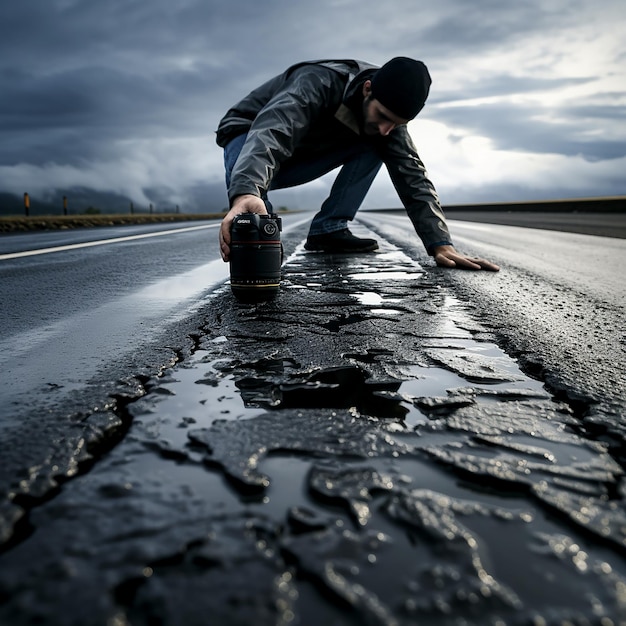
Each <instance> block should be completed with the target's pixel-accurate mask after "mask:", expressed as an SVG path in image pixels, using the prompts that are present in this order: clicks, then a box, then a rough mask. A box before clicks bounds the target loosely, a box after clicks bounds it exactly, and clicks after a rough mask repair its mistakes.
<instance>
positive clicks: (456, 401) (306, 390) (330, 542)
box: [0, 214, 626, 626]
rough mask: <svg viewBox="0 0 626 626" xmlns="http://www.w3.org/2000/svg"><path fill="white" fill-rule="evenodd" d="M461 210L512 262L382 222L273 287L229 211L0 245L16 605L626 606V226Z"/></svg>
mask: <svg viewBox="0 0 626 626" xmlns="http://www.w3.org/2000/svg"><path fill="white" fill-rule="evenodd" d="M298 219H299V218H298ZM296 221H297V220H295V219H294V222H296ZM206 226H209V227H211V224H207V225H206ZM452 228H453V236H454V239H455V243H456V245H457V247H458V248H459V249H461V250H467V251H468V252H471V253H476V254H480V255H482V256H485V257H488V258H490V259H492V260H494V261H496V262H498V263H500V264H501V265H502V266H503V270H502V271H501V272H500V273H497V274H492V273H482V272H481V273H472V272H451V271H448V270H442V269H439V268H436V267H434V266H433V264H432V261H431V260H430V259H429V258H428V257H426V256H425V254H424V251H423V249H422V248H421V246H420V244H419V243H418V242H416V240H415V236H414V235H413V234H412V233H411V230H410V227H409V223H408V220H406V218H404V219H402V218H400V217H398V216H394V215H375V216H374V215H370V214H368V215H364V216H363V219H362V221H360V222H359V224H358V225H357V226H356V227H355V232H358V233H360V234H368V235H370V236H371V235H372V234H373V235H374V236H376V237H377V238H378V239H379V241H380V243H381V248H380V250H379V251H378V252H377V253H376V254H370V255H367V254H366V255H353V256H347V257H346V256H344V257H337V256H332V255H323V254H307V253H305V252H304V251H303V249H302V245H301V243H302V238H303V236H304V234H305V230H304V225H303V224H294V225H293V228H292V229H291V230H287V232H286V233H285V236H284V243H285V248H286V252H287V259H286V263H285V266H284V276H283V286H282V290H281V293H280V295H279V297H278V298H277V299H276V300H275V301H274V302H271V303H267V304H264V305H260V306H257V307H255V306H250V305H242V304H238V303H236V302H235V301H234V300H233V298H232V296H231V294H230V293H229V290H228V288H227V286H219V285H218V286H217V287H215V282H217V283H218V284H219V283H220V280H221V279H217V280H214V279H216V277H217V274H212V273H211V274H210V275H211V276H212V277H213V278H209V277H208V275H204V274H200V273H199V272H200V271H201V270H199V269H196V268H198V267H205V266H210V267H211V268H214V267H218V266H216V265H213V263H215V262H216V261H215V259H216V258H217V251H216V248H215V242H214V240H215V237H214V234H215V231H214V230H213V231H212V230H211V228H208V229H205V230H204V231H202V230H200V231H186V232H185V233H182V232H181V233H178V234H176V235H171V237H172V238H171V239H170V236H169V235H168V236H166V235H163V236H158V237H151V238H144V239H136V240H129V241H126V242H118V243H116V244H111V245H99V246H92V247H90V248H84V249H82V248H81V249H72V250H67V251H65V252H55V253H52V252H51V253H47V254H44V255H38V256H32V257H22V258H14V259H4V260H0V271H1V272H3V274H2V280H3V286H4V285H9V287H10V291H11V292H12V293H15V294H16V295H15V296H14V301H13V302H14V304H13V309H11V305H10V304H9V305H7V304H6V302H5V301H4V300H3V306H4V307H6V308H5V310H3V318H6V319H7V320H8V323H7V324H5V328H4V329H3V332H4V335H2V337H1V341H2V345H3V347H4V350H3V352H2V353H3V355H4V356H5V363H4V364H3V368H4V369H5V370H6V371H7V372H9V374H8V375H10V376H11V377H12V378H11V379H10V380H11V384H10V385H3V391H2V393H3V394H5V395H4V396H3V401H2V406H3V407H7V406H8V407H9V410H8V411H7V414H6V416H3V425H2V433H3V437H2V439H1V440H0V441H1V443H0V448H1V449H0V458H1V459H2V464H3V465H2V469H3V471H2V481H3V482H2V484H3V491H4V496H3V500H2V504H0V512H1V514H2V524H3V526H2V541H3V542H4V543H3V547H4V551H3V553H2V554H0V623H7V624H15V625H18V626H19V625H21V624H28V623H35V622H37V621H38V620H39V621H40V622H41V621H42V622H44V623H47V624H64V625H68V624H80V625H81V626H84V625H85V624H133V625H136V624H150V623H155V622H158V623H161V624H180V623H184V624H196V623H197V624H201V623H206V619H207V615H211V617H212V619H213V621H214V622H215V623H257V624H308V623H323V622H327V623H329V624H362V623H370V624H415V623H428V624H442V625H443V624H446V625H447V624H455V623H461V621H460V620H463V621H462V623H467V624H496V623H502V624H528V623H535V624H554V623H563V622H567V621H568V620H569V622H570V623H578V624H583V623H605V624H609V623H613V624H619V623H621V621H623V620H625V619H626V596H625V594H624V589H626V558H625V557H626V531H625V528H626V512H625V509H624V491H623V478H622V476H623V468H624V460H625V457H626V455H625V454H624V430H623V425H622V422H623V416H624V407H625V406H626V397H625V392H624V384H623V382H624V381H623V372H624V371H625V368H624V365H625V364H626V359H625V357H624V338H623V330H624V324H623V322H624V299H623V288H622V287H621V285H620V281H619V278H618V276H619V272H618V271H617V268H621V267H623V261H624V260H626V259H625V253H626V248H625V247H624V242H623V241H622V240H618V239H610V240H609V239H608V238H599V237H585V236H582V235H571V234H560V233H554V232H551V233H549V234H547V233H544V232H542V231H537V230H533V231H531V230H527V229H519V228H507V227H489V226H482V225H481V226H479V225H477V224H462V223H460V222H455V223H453V224H452ZM123 232H124V233H128V232H129V231H127V230H125V231H123ZM142 232H143V231H142ZM139 233H140V231H137V232H136V234H139ZM113 234H114V235H115V236H118V233H113ZM70 243H71V242H70ZM66 244H67V242H66ZM29 245H30V246H32V245H33V244H32V242H29ZM50 245H54V242H50V241H47V242H45V246H50ZM45 246H44V247H45ZM15 251H16V250H12V251H11V253H14V252H15ZM1 252H2V253H8V252H5V250H2V251H1ZM144 253H145V254H144ZM194 257H195V258H194ZM44 259H45V260H44ZM129 268H133V270H134V269H136V271H129ZM83 269H84V274H83ZM205 269H206V268H205ZM123 270H126V272H124V271H123ZM203 271H204V270H203ZM215 271H216V272H217V271H218V270H215ZM219 271H222V272H223V271H224V266H223V265H222V266H221V268H220V270H219ZM129 275H132V278H131V277H130V276H129ZM176 276H178V277H179V279H180V277H185V276H187V277H190V278H191V279H192V280H191V285H188V286H187V287H185V288H184V289H183V292H184V293H183V295H180V294H175V293H174V292H175V290H172V292H171V293H170V291H169V290H167V293H168V294H169V295H168V296H167V297H164V291H163V289H162V287H163V286H164V285H170V286H172V285H175V284H178V283H179V282H181V281H180V280H179V279H178V280H177V279H176V278H175V277H176ZM199 276H203V278H202V279H199ZM212 280H213V281H214V282H213V283H212ZM198 282H200V283H201V285H200V286H199V285H198ZM155 285H160V286H161V287H159V288H155ZM155 289H156V291H155ZM83 292H86V295H84V294H83ZM3 293H5V290H4V289H3ZM18 294H21V295H18ZM68 294H70V295H68ZM61 295H62V296H63V298H64V300H63V303H62V304H60V303H55V302H54V300H55V298H59V297H60V296H61ZM48 300H49V301H50V302H51V303H50V304H48V303H47V301H48ZM31 302H32V306H29V304H30V303H31ZM90 305H91V306H90ZM33 311H34V312H33ZM64 311H66V312H67V317H65V316H64ZM24 312H29V313H31V315H29V316H28V320H30V321H27V320H25V319H24V317H25V316H24V315H23V313H24ZM47 326H48V327H51V328H52V329H53V332H51V333H50V335H49V336H46V333H45V330H44V329H45V327H47ZM29 331H31V332H32V333H33V334H34V338H33V339H32V344H28V343H26V344H25V345H22V344H21V343H20V341H17V339H20V338H22V340H23V341H26V340H27V339H28V336H29ZM64 345H67V346H69V347H68V348H67V352H64V350H65V349H66V348H64ZM11 350H13V351H14V356H16V357H17V358H16V361H17V362H16V364H12V360H11V359H10V358H9V356H10V354H11V352H10V351H11ZM42 359H43V363H40V362H37V361H41V360H42ZM75 359H78V360H79V361H81V363H82V365H80V366H78V365H76V364H74V363H73V361H74V360H75ZM29 361H30V363H31V364H32V365H33V368H34V369H33V372H34V373H33V374H29V373H28V364H29ZM11 368H16V369H11ZM81 368H82V369H83V370H84V376H81V375H80V373H81ZM16 372H18V373H19V375H18V374H16ZM112 373H115V376H111V374H112ZM22 376H24V377H26V376H31V378H30V379H29V381H30V382H29V383H28V384H24V383H22V382H20V379H21V377H22ZM57 381H60V382H57ZM47 382H50V383H52V385H46V383H47ZM54 383H56V384H57V385H58V388H57V387H54ZM29 385H32V387H31V388H32V397H30V398H29V399H28V404H25V403H24V402H23V401H22V400H21V398H23V395H21V394H23V393H24V392H25V391H26V390H27V389H28V387H29ZM46 386H48V387H51V389H50V392H49V393H51V394H52V395H55V394H58V395H56V397H57V401H56V402H48V401H47V400H46V398H47V396H46V394H45V393H44V390H45V387H46ZM65 386H67V387H69V388H70V391H69V392H67V393H65V392H64V391H63V389H64V388H65ZM7 398H8V399H10V402H8V403H7V402H6V399H7ZM107 399H108V400H107ZM103 400H106V401H103ZM65 404H66V405H67V409H68V410H67V411H66V412H65V413H64V412H63V406H64V405H65ZM96 406H97V407H98V410H97V411H94V410H93V408H95V407H96ZM16 416H17V417H16ZM18 418H19V419H18ZM77 598H79V600H78V601H77ZM602 620H604V621H602Z"/></svg>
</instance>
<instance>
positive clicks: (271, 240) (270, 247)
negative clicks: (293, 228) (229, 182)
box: [230, 213, 282, 303]
mask: <svg viewBox="0 0 626 626" xmlns="http://www.w3.org/2000/svg"><path fill="white" fill-rule="evenodd" d="M281 227H282V225H281V219H280V217H278V216H276V215H273V214H270V215H257V214H256V213H241V214H239V215H236V216H235V219H234V220H233V223H232V225H231V228H230V288H231V290H232V292H233V295H234V296H235V298H237V300H239V301H240V302H246V303H254V302H263V301H264V300H271V299H272V298H274V297H275V296H276V294H277V293H278V291H279V289H280V266H281V262H282V245H281V243H280V231H281Z"/></svg>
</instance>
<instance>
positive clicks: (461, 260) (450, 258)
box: [433, 246, 500, 272]
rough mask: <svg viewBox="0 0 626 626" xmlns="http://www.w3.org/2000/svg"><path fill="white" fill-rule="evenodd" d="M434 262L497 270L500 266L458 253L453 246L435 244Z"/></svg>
mask: <svg viewBox="0 0 626 626" xmlns="http://www.w3.org/2000/svg"><path fill="white" fill-rule="evenodd" d="M433 256H434V257H435V263H437V265H439V266H440V267H456V268H460V269H466V270H488V271H490V272H497V271H499V270H500V268H499V267H498V266H497V265H496V264H495V263H491V262H489V261H485V259H474V258H470V257H467V256H464V255H463V254H459V253H458V252H457V251H456V250H455V249H454V246H436V247H435V248H433Z"/></svg>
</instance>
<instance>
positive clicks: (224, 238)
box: [219, 216, 233, 263]
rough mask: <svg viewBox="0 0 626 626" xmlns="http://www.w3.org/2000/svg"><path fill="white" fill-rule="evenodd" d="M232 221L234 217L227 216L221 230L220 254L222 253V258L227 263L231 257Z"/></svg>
mask: <svg viewBox="0 0 626 626" xmlns="http://www.w3.org/2000/svg"><path fill="white" fill-rule="evenodd" d="M232 221H233V220H232V218H231V219H228V216H227V217H225V218H224V219H223V220H222V225H221V226H220V231H219V242H220V254H221V255H222V260H223V261H224V262H225V263H226V262H227V261H228V260H229V258H230V225H231V223H232Z"/></svg>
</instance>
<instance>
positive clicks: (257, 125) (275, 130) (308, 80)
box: [228, 66, 343, 200]
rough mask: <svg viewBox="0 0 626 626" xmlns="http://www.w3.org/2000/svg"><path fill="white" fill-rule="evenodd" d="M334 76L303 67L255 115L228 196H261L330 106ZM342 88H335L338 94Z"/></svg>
mask: <svg viewBox="0 0 626 626" xmlns="http://www.w3.org/2000/svg"><path fill="white" fill-rule="evenodd" d="M337 80H338V78H337V76H336V74H335V72H332V71H331V70H328V69H326V68H321V67H311V66H307V67H305V68H301V69H299V70H296V71H295V72H294V73H293V74H291V75H290V76H289V77H288V78H287V79H286V81H285V82H284V84H282V85H281V86H280V87H279V88H278V89H276V91H275V93H274V94H273V96H272V97H271V98H270V99H269V100H268V102H267V104H265V106H263V108H262V109H261V110H260V111H259V112H258V114H257V115H256V117H255V119H254V121H253V122H252V124H251V126H250V129H249V131H248V137H247V139H246V143H245V144H244V147H243V149H242V151H241V154H240V155H239V158H238V160H237V163H236V164H235V167H234V168H233V171H232V175H231V185H230V188H229V190H228V196H229V198H230V199H231V200H232V199H233V198H235V197H236V196H240V195H242V194H252V195H255V196H259V197H260V196H261V195H262V194H263V193H264V192H267V191H268V189H269V187H270V184H271V182H272V179H273V178H274V176H276V174H277V173H278V170H279V169H280V166H281V163H283V162H284V161H285V160H286V159H288V158H289V157H290V156H291V155H292V154H293V153H294V151H295V149H296V147H297V145H298V143H299V142H300V140H301V139H302V138H303V137H304V135H305V134H306V133H307V132H308V130H309V128H310V126H311V124H312V123H313V122H314V121H315V120H316V119H317V118H318V117H319V116H320V115H322V114H323V113H324V111H326V110H328V108H329V106H331V103H332V100H333V97H334V94H335V92H336V91H337V89H336V88H333V87H336V86H334V81H337ZM342 89H343V87H342V86H341V85H340V86H339V93H341V90H342Z"/></svg>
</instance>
